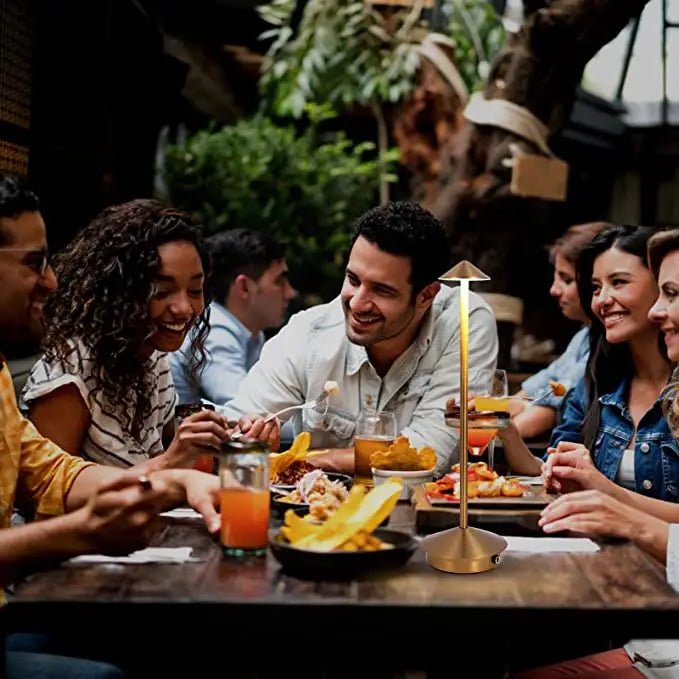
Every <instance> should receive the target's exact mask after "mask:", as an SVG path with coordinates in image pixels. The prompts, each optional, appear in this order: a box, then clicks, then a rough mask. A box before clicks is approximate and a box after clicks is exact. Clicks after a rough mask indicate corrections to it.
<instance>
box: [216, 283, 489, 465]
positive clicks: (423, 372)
mask: <svg viewBox="0 0 679 679" xmlns="http://www.w3.org/2000/svg"><path fill="white" fill-rule="evenodd" d="M469 308H470V322H469V366H470V371H469V391H470V392H472V393H473V391H474V388H475V386H476V385H478V379H477V376H478V372H479V371H480V370H489V369H493V368H495V363H496V359H497V348H498V344H497V328H496V324H495V318H494V317H493V313H492V311H491V310H490V307H489V306H488V305H487V304H486V303H485V302H484V301H483V300H482V299H481V298H480V297H478V295H475V294H474V293H470V300H469ZM327 380H334V381H335V382H337V384H338V385H339V394H337V395H336V396H333V397H332V399H331V400H330V406H329V410H328V413H327V414H326V415H325V416H323V415H322V414H321V413H320V412H317V411H314V410H304V411H302V413H300V411H296V412H295V415H294V428H295V431H296V432H300V431H309V432H310V433H311V436H312V446H313V447H314V448H347V447H350V446H351V445H352V443H353V436H354V429H355V424H356V418H357V416H358V414H359V412H360V411H361V410H375V409H377V410H386V411H391V412H393V413H394V415H395V417H396V421H397V427H398V430H399V432H401V433H403V434H404V435H405V436H408V437H409V438H410V442H411V444H412V445H413V446H417V447H421V446H424V445H429V446H431V447H432V448H434V450H435V451H436V454H437V458H438V464H437V471H439V472H442V473H443V472H446V471H448V470H449V469H450V465H451V464H453V463H454V462H456V461H457V459H458V450H457V441H458V433H457V431H456V430H455V429H452V428H450V427H448V426H446V424H445V422H444V417H443V416H444V409H445V402H446V400H447V399H449V398H451V397H452V398H455V399H457V400H459V390H460V335H459V289H458V288H455V289H450V288H442V289H441V291H440V292H439V293H438V294H437V296H436V298H435V300H434V302H433V304H432V307H431V309H430V311H429V312H428V313H427V315H426V316H425V319H424V322H423V325H422V329H421V331H420V333H419V335H418V337H417V338H416V339H415V341H414V342H413V343H412V344H411V345H410V346H409V347H408V348H407V349H406V350H405V351H404V352H403V354H401V356H399V358H398V359H397V360H396V361H395V362H394V364H393V365H392V366H391V368H390V369H389V372H388V373H387V374H386V375H385V376H384V377H383V378H380V376H379V375H378V374H377V372H376V371H375V369H374V368H373V366H372V364H371V363H370V360H369V358H368V354H367V352H366V350H365V348H364V347H362V346H358V345H356V344H352V343H351V342H350V341H349V340H348V339H347V335H346V329H345V319H344V312H343V310H342V305H341V300H340V299H339V297H338V298H336V299H334V300H333V301H332V302H330V303H328V304H323V305H320V306H317V307H313V308H311V309H307V310H306V311H302V312H300V313H298V314H296V315H295V316H293V317H292V318H291V319H290V322H289V323H288V325H287V326H285V327H284V328H283V329H282V330H281V331H280V332H279V333H278V334H277V335H276V336H275V337H273V338H272V339H271V340H269V341H268V342H267V343H266V344H265V345H264V349H263V350H262V354H261V357H260V360H259V362H258V363H257V364H255V366H254V367H253V368H252V370H251V371H250V372H249V373H248V375H247V377H246V378H245V379H244V380H243V382H241V385H240V388H239V390H238V394H237V395H236V398H235V399H234V400H233V401H231V402H229V403H228V404H227V405H226V407H225V409H224V410H225V412H226V414H227V416H228V417H230V418H237V417H239V416H241V415H253V414H260V415H263V414H265V413H274V412H276V411H278V410H281V409H283V408H286V407H288V406H291V405H300V404H302V403H304V402H305V401H309V400H312V399H315V398H318V397H319V396H320V395H321V393H322V390H323V385H324V384H325V382H326V381H327Z"/></svg>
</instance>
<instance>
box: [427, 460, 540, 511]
mask: <svg viewBox="0 0 679 679" xmlns="http://www.w3.org/2000/svg"><path fill="white" fill-rule="evenodd" d="M467 479H468V486H467V487H468V494H469V495H468V496H469V507H470V508H479V509H492V508H497V509H508V508H523V509H537V508H540V507H546V506H547V505H548V504H549V502H550V498H549V497H548V496H547V494H546V493H545V491H544V489H543V488H536V487H534V486H529V485H527V484H525V483H522V482H521V481H520V480H519V479H518V478H516V477H511V476H508V477H504V476H500V475H499V474H498V473H497V472H496V471H494V470H492V469H489V468H488V465H487V464H486V463H485V462H473V463H472V464H470V465H469V468H468V470H467ZM424 489H425V494H426V497H427V500H428V501H429V503H430V504H431V505H432V506H434V507H440V506H443V507H445V506H451V505H453V506H454V505H459V503H460V465H459V464H456V465H455V466H454V467H453V470H452V471H451V472H450V473H449V474H446V475H445V476H443V477H441V478H440V479H438V481H433V482H431V483H425V484H424Z"/></svg>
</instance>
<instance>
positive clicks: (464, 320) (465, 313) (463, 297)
mask: <svg viewBox="0 0 679 679" xmlns="http://www.w3.org/2000/svg"><path fill="white" fill-rule="evenodd" d="M468 400H469V282H468V281H466V280H461V281H460V528H462V530H465V529H466V528H467V502H468V495H467V493H468V475H467V440H468V437H469V422H468V420H467V415H468V408H467V401H468Z"/></svg>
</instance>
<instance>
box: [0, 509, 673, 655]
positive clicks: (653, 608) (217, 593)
mask: <svg viewBox="0 0 679 679" xmlns="http://www.w3.org/2000/svg"><path fill="white" fill-rule="evenodd" d="M389 527H390V528H394V529H401V530H406V531H409V532H413V529H414V510H413V508H412V507H410V506H408V505H399V506H398V507H397V509H396V510H395V512H394V514H393V515H392V518H391V522H390V525H389ZM155 544H156V545H162V546H166V547H174V546H191V547H193V550H194V556H195V557H197V558H199V559H200V561H199V562H197V563H186V564H181V565H169V564H151V565H134V566H130V565H96V566H94V565H88V566H84V565H79V566H76V565H69V564H64V565H61V566H56V567H54V568H52V569H49V570H44V571H41V572H37V573H33V574H32V575H30V576H29V577H28V578H27V579H26V580H24V581H23V582H21V583H20V584H19V585H18V586H17V587H16V590H15V594H14V596H13V597H12V598H11V600H10V602H9V604H8V606H7V607H6V610H5V611H4V613H5V616H6V622H7V625H8V626H9V628H10V629H33V628H39V629H41V630H50V629H52V630H61V631H63V630H64V629H68V630H73V631H74V632H77V631H78V630H81V631H82V630H88V629H96V630H97V633H98V634H102V635H105V634H112V633H117V634H119V633H120V630H121V627H122V628H123V629H124V630H125V634H126V635H130V636H133V635H135V634H143V633H145V632H146V633H148V630H152V629H159V626H160V628H162V629H163V630H175V631H176V630H182V634H183V638H184V639H187V638H191V637H196V638H199V639H202V641H203V642H205V640H206V639H208V638H210V637H212V636H214V637H215V638H220V639H224V638H225V637H224V635H228V639H229V643H230V644H236V645H237V644H239V643H243V644H245V643H246V642H247V640H252V639H253V638H256V637H257V638H258V635H260V634H261V633H262V630H263V629H265V630H269V631H270V632H273V631H275V635H276V639H277V640H278V641H279V642H281V643H282V642H284V641H285V640H286V639H289V640H297V641H298V642H299V639H300V633H301V632H303V640H304V644H307V643H309V644H314V643H318V642H324V641H325V642H327V639H328V635H329V633H330V631H331V632H332V638H333V639H334V640H335V641H336V642H337V641H338V640H345V641H346V642H349V643H352V642H355V641H356V640H361V639H366V638H370V639H371V640H379V639H387V640H388V641H389V643H390V644H401V643H402V644H404V645H405V646H404V647H405V648H410V649H411V650H412V649H419V650H425V649H427V648H429V649H431V645H432V644H436V645H438V647H439V648H440V645H441V644H446V643H449V642H450V640H451V639H452V638H453V636H454V637H455V638H456V639H458V638H464V637H468V638H470V639H473V638H476V639H479V635H480V634H481V633H482V639H483V640H487V639H492V638H496V637H498V638H502V639H503V640H504V641H505V642H506V641H507V640H511V639H513V638H517V639H524V640H525V638H526V635H528V636H529V637H532V638H540V637H541V636H549V635H552V636H553V635H554V634H555V630H557V629H558V630H561V631H560V632H559V633H560V634H565V635H566V636H568V635H573V636H574V637H583V638H585V637H588V636H591V635H592V634H594V635H599V636H602V637H603V636H605V637H606V638H616V637H618V638H621V639H627V638H630V637H655V636H660V637H667V636H672V634H673V631H674V630H679V624H678V623H679V596H678V595H676V594H675V593H674V592H673V590H672V589H671V588H670V587H669V586H668V585H667V584H666V581H665V575H664V570H663V569H662V568H660V567H659V566H658V565H657V564H656V563H655V562H654V561H653V560H652V559H650V558H649V557H647V556H646V555H645V554H644V553H642V552H641V551H640V550H639V549H637V548H636V547H635V546H633V545H632V544H630V543H608V544H604V545H602V549H601V551H600V552H597V553H593V554H581V553H579V554H563V553H562V554H541V555H528V554H519V553H511V552H510V553H507V554H506V555H505V557H504V559H503V561H502V563H501V565H500V566H499V567H498V568H497V569H496V570H494V571H490V572H487V573H482V574H478V575H452V574H446V573H441V572H438V571H435V570H433V569H432V568H430V567H429V566H428V565H427V563H426V561H425V557H424V554H423V553H422V552H421V551H418V552H417V553H416V554H415V555H414V557H413V558H412V560H411V561H410V562H409V563H408V564H407V565H406V566H405V567H403V568H402V569H400V570H395V571H391V572H380V573H374V574H372V575H365V576H363V577H359V578H357V579H353V580H339V581H312V580H302V579H298V578H295V577H293V576H290V575H286V574H285V573H283V572H281V570H280V568H279V566H278V564H277V563H276V561H275V560H274V559H273V557H272V556H271V555H268V556H267V557H266V558H263V559H253V560H250V561H245V562H239V561H233V560H229V559H225V558H224V557H223V556H222V553H221V550H220V547H219V545H218V544H217V543H216V542H215V541H214V540H213V539H212V538H211V537H210V536H208V535H207V533H206V532H205V530H204V529H203V527H202V525H201V523H200V522H199V521H198V520H192V519H164V520H163V524H162V527H161V528H160V530H159V532H158V534H157V536H156V539H155Z"/></svg>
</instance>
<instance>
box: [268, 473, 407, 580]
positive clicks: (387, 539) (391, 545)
mask: <svg viewBox="0 0 679 679" xmlns="http://www.w3.org/2000/svg"><path fill="white" fill-rule="evenodd" d="M401 485H402V484H401V481H400V480H399V479H392V480H390V481H388V482H387V483H385V484H383V485H382V486H380V487H379V488H373V489H372V490H370V491H367V492H366V489H365V487H364V486H354V487H353V488H352V489H351V490H350V491H349V496H348V497H347V499H346V500H345V501H344V502H343V503H342V505H341V506H340V507H339V509H338V510H337V511H335V513H334V514H332V515H331V516H330V517H329V518H328V519H327V520H326V521H322V522H319V521H314V520H313V519H310V518H308V517H304V518H303V517H301V516H298V515H297V514H296V513H295V512H293V511H288V512H286V514H285V522H284V524H283V526H282V527H281V529H280V530H277V529H273V530H272V531H271V532H270V534H269V545H270V547H271V552H272V554H273V556H274V557H275V558H276V560H277V561H278V562H279V563H280V564H281V566H282V567H283V568H284V569H285V570H286V571H291V572H297V573H301V574H303V575H305V576H307V577H312V578H313V577H332V576H334V575H339V576H342V577H345V576H346V575H347V574H348V573H352V574H355V573H357V572H360V571H366V570H374V569H384V568H394V567H396V566H401V565H403V564H404V563H405V562H406V561H407V560H408V559H409V558H410V557H411V556H412V555H413V553H414V552H415V550H416V549H417V543H416V542H415V540H414V539H413V538H412V537H411V536H410V535H407V534H406V533H401V532H399V531H393V530H388V529H385V528H379V527H378V526H379V525H380V524H381V523H382V522H383V521H384V519H386V518H388V516H389V514H390V513H391V511H392V510H393V508H394V507H395V506H396V502H397V501H398V497H399V495H400V493H401Z"/></svg>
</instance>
